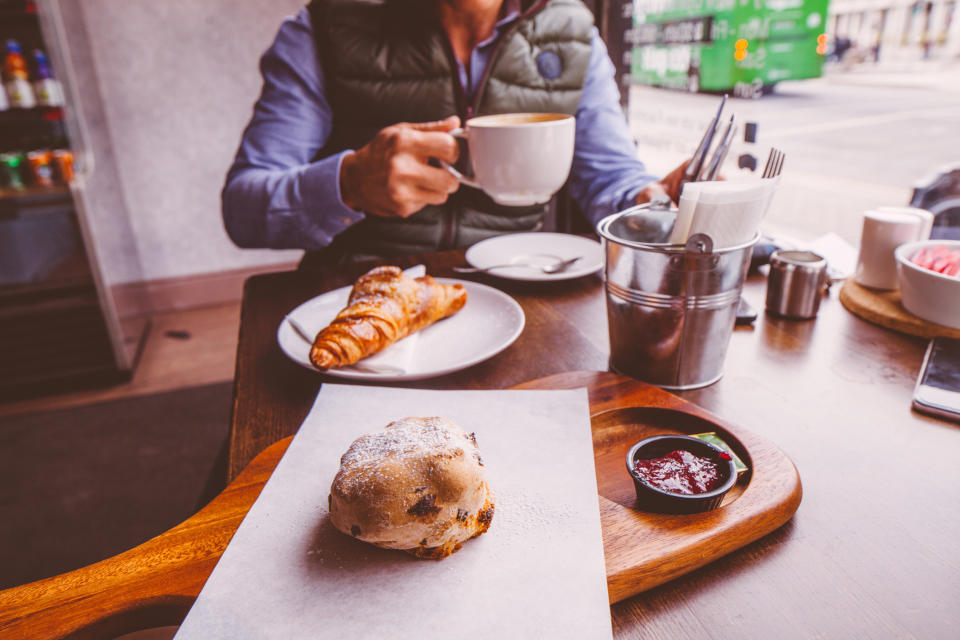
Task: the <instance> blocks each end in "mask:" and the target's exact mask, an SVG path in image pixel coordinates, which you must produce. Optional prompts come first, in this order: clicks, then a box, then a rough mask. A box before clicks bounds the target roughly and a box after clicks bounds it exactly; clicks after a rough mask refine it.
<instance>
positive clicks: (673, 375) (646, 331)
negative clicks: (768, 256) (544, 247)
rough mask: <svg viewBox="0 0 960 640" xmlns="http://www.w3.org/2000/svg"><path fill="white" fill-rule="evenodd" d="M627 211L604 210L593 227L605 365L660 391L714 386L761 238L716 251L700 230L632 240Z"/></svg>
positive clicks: (630, 211) (629, 210) (631, 210)
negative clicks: (600, 256) (667, 239)
mask: <svg viewBox="0 0 960 640" xmlns="http://www.w3.org/2000/svg"><path fill="white" fill-rule="evenodd" d="M631 213H635V210H634V209H628V210H626V211H622V212H620V213H617V214H614V215H612V216H608V217H606V218H604V219H603V220H601V221H600V224H599V225H598V226H597V230H598V232H599V233H600V236H601V238H602V239H603V249H604V256H605V261H606V263H605V267H604V280H605V285H606V296H607V320H608V325H609V330H610V368H611V369H612V370H614V371H616V372H618V373H622V374H624V375H628V376H631V377H633V378H637V379H639V380H643V381H644V382H649V383H651V384H655V385H657V386H660V387H663V388H664V389H674V390H682V389H696V388H699V387H705V386H707V385H710V384H713V383H714V382H716V381H717V380H719V379H720V377H721V376H722V375H723V361H724V357H725V356H726V353H727V345H728V344H729V342H730V336H731V335H732V334H733V326H734V323H735V322H736V316H737V305H738V303H739V301H740V293H741V291H742V290H743V283H744V280H745V279H746V276H747V270H748V269H749V267H750V256H751V253H752V250H753V245H755V244H756V243H757V240H758V239H759V237H760V236H759V234H757V235H756V236H754V238H753V239H752V240H750V241H749V242H746V243H743V244H740V245H737V246H734V247H728V248H723V249H719V250H716V251H715V250H714V249H713V241H712V240H711V238H710V237H709V236H707V235H704V234H696V235H694V236H691V237H690V239H689V240H688V241H687V243H686V245H671V244H653V243H646V242H638V241H636V240H635V239H631V238H630V237H629V233H626V232H625V231H626V229H627V226H628V225H625V224H624V223H623V220H621V217H622V216H624V215H629V214H631ZM618 221H620V224H617V223H618Z"/></svg>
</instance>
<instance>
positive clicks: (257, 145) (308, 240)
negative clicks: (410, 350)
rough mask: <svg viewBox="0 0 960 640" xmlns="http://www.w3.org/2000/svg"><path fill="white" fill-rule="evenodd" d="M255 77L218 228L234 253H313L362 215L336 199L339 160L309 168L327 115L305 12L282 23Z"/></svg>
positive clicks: (323, 137) (326, 132) (325, 132)
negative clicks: (257, 85)
mask: <svg viewBox="0 0 960 640" xmlns="http://www.w3.org/2000/svg"><path fill="white" fill-rule="evenodd" d="M260 69H261V73H262V75H263V91H262V93H261V94H260V98H259V100H258V101H257V104H256V105H255V106H254V112H253V117H252V118H251V120H250V123H249V124H248V125H247V128H246V130H245V131H244V133H243V138H242V139H241V141H240V149H239V150H238V151H237V156H236V159H235V160H234V162H233V166H231V167H230V171H229V173H228V174H227V180H226V185H225V186H224V189H223V193H222V204H223V220H224V224H225V226H226V228H227V232H228V233H229V235H230V238H231V239H232V240H233V241H234V243H236V244H237V245H238V246H241V247H270V248H275V249H286V248H296V249H320V248H322V247H325V246H327V245H328V244H329V243H330V241H331V240H332V239H333V237H334V236H335V235H336V234H338V233H340V232H342V231H343V230H345V229H346V228H347V227H349V226H350V225H352V224H354V223H356V222H358V221H360V220H362V219H363V214H361V213H359V212H357V211H354V210H352V209H350V208H349V207H347V206H346V205H345V204H344V203H343V199H342V198H341V196H340V191H339V181H338V177H339V173H340V164H341V162H342V159H343V156H344V155H345V154H344V153H340V154H336V155H333V156H330V157H328V158H323V159H321V160H319V161H317V162H312V160H313V158H314V157H315V156H316V154H317V152H318V151H319V150H320V149H321V148H322V147H323V145H324V144H326V142H327V139H328V138H329V137H330V129H331V122H332V114H331V110H330V105H329V104H328V102H327V100H326V97H325V95H324V80H323V74H322V71H321V69H320V65H319V62H318V60H317V52H316V48H315V46H314V42H313V33H312V29H311V26H310V16H309V14H308V13H307V11H306V9H303V10H301V11H300V13H299V15H298V16H297V17H296V18H291V19H288V20H285V21H284V23H283V25H282V26H281V27H280V30H279V32H278V33H277V37H276V39H275V40H274V42H273V44H272V45H271V46H270V48H269V49H268V50H267V51H266V53H264V55H263V58H262V59H261V61H260Z"/></svg>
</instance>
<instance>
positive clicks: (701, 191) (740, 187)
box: [670, 178, 779, 249]
mask: <svg viewBox="0 0 960 640" xmlns="http://www.w3.org/2000/svg"><path fill="white" fill-rule="evenodd" d="M778 183H779V178H772V179H764V180H749V181H747V180H744V181H716V182H690V183H687V184H686V185H684V188H683V194H682V195H681V196H680V208H679V211H678V213H677V222H676V224H675V225H674V228H673V233H672V234H671V236H670V242H671V243H672V244H683V243H685V242H686V241H687V239H688V238H689V237H690V236H692V235H694V234H698V233H703V234H706V235H708V236H710V238H712V239H713V246H714V248H716V249H723V248H727V247H733V246H736V245H739V244H743V243H744V242H749V241H750V240H751V239H752V238H753V237H754V236H755V235H756V233H757V231H758V230H759V229H760V222H761V221H762V220H763V217H764V216H765V215H766V213H767V209H768V208H769V206H770V202H771V200H772V199H773V194H774V192H775V191H776V188H777V184H778Z"/></svg>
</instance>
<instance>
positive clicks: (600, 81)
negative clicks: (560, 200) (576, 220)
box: [570, 28, 659, 224]
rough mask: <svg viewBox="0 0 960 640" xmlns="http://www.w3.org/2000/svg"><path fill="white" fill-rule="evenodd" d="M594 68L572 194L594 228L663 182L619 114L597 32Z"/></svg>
mask: <svg viewBox="0 0 960 640" xmlns="http://www.w3.org/2000/svg"><path fill="white" fill-rule="evenodd" d="M590 47H591V48H590V64H589V67H588V68H587V77H586V80H585V82H584V85H583V94H582V95H581V97H580V103H579V104H578V105H577V130H576V143H575V149H574V156H573V167H572V168H571V170H570V193H571V195H572V196H573V197H574V199H575V200H576V201H577V204H579V205H580V209H581V210H582V211H583V212H584V214H585V215H586V216H587V218H588V219H589V220H590V222H591V223H592V224H596V223H597V222H599V221H600V220H601V219H602V218H603V217H604V216H607V215H610V214H611V213H616V212H617V211H621V210H623V209H625V208H627V207H628V206H631V205H632V204H633V202H634V200H635V199H636V197H637V193H638V192H639V191H640V190H641V189H642V188H643V187H645V186H646V185H648V184H649V183H651V182H654V181H656V180H658V179H659V178H658V177H657V176H654V175H652V174H650V173H648V172H647V169H646V167H645V166H644V164H643V162H641V161H640V160H639V158H638V157H637V149H636V146H635V145H634V142H633V137H632V136H631V134H630V128H629V127H628V126H627V120H626V117H625V116H624V114H623V110H622V109H621V108H620V93H619V91H618V89H617V81H616V78H615V75H616V71H615V69H614V66H613V63H612V62H611V61H610V56H609V55H608V54H607V47H606V45H605V44H604V42H603V40H602V39H601V38H600V34H599V32H598V31H597V30H596V28H594V30H593V37H592V40H591V45H590Z"/></svg>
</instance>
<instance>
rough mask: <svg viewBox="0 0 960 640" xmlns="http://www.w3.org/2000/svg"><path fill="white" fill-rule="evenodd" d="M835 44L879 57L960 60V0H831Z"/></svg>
mask: <svg viewBox="0 0 960 640" xmlns="http://www.w3.org/2000/svg"><path fill="white" fill-rule="evenodd" d="M828 16H829V17H828V20H827V31H828V33H829V34H830V36H831V38H832V39H833V41H834V43H835V45H836V44H837V43H841V42H844V41H846V42H848V43H849V44H850V45H851V48H850V52H851V54H852V55H855V56H857V57H859V58H861V59H865V60H876V61H877V62H910V61H915V60H960V0H917V1H913V0H831V2H830V7H829V14H828Z"/></svg>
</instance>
